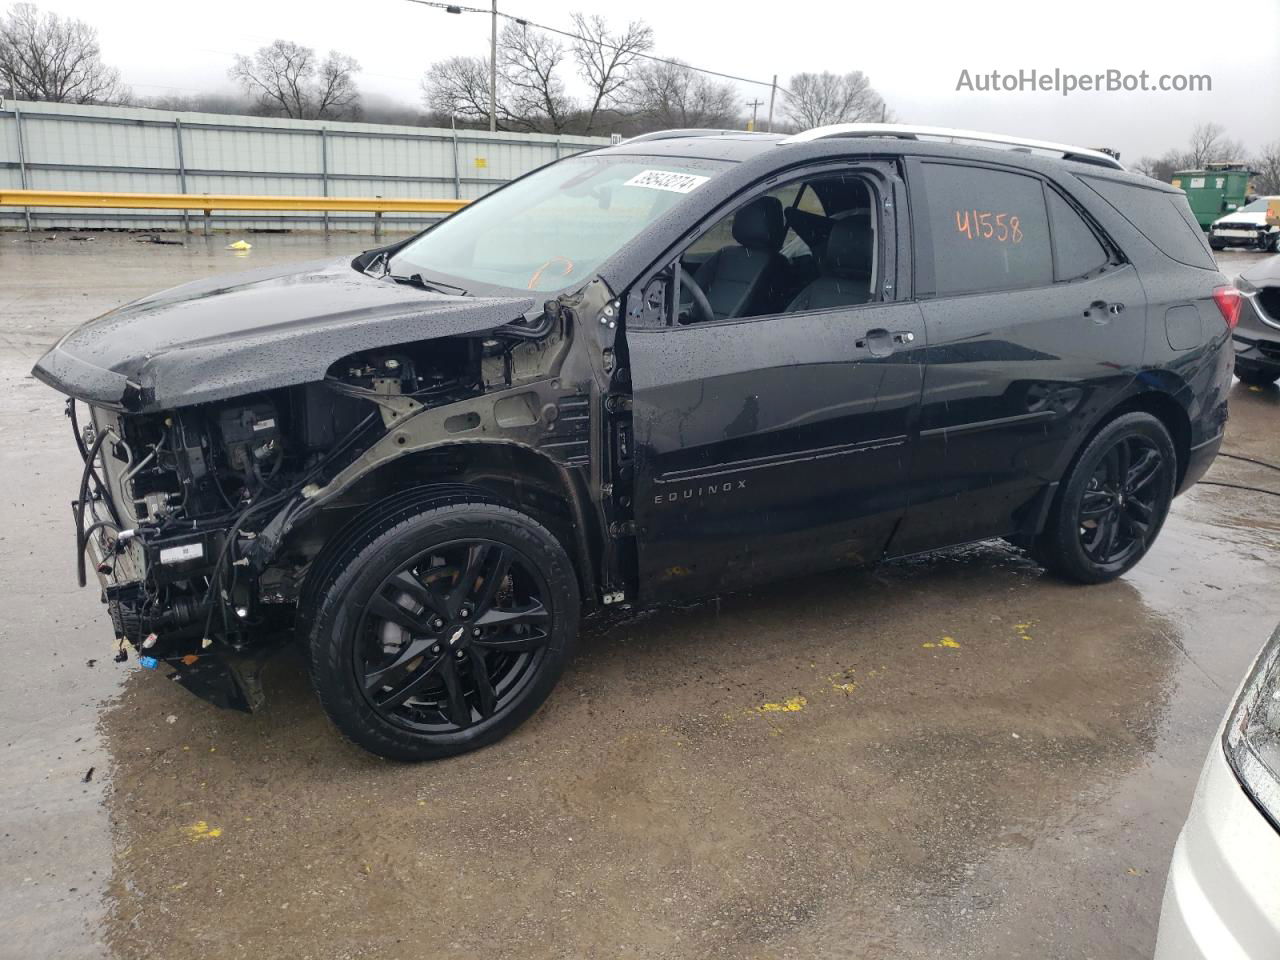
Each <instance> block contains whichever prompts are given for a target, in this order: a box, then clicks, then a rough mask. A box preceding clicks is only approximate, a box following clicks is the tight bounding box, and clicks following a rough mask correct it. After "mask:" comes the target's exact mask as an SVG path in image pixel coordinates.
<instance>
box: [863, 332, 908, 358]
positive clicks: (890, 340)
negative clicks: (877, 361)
mask: <svg viewBox="0 0 1280 960" xmlns="http://www.w3.org/2000/svg"><path fill="white" fill-rule="evenodd" d="M915 338H916V335H915V334H914V333H912V332H911V331H910V330H900V331H898V332H897V333H890V332H889V331H888V330H886V329H884V328H883V327H876V328H875V329H874V330H868V331H867V334H866V336H865V337H863V338H862V339H860V340H855V341H854V343H853V345H854V346H855V347H857V348H858V349H859V350H869V351H870V352H871V355H872V356H873V357H887V356H889V354H891V353H893V348H894V345H895V344H907V343H911V342H912V341H914V340H915Z"/></svg>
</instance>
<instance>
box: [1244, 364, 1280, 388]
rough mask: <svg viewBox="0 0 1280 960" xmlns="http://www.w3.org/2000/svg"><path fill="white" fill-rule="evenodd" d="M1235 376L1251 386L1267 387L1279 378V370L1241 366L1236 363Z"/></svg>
mask: <svg viewBox="0 0 1280 960" xmlns="http://www.w3.org/2000/svg"><path fill="white" fill-rule="evenodd" d="M1236 376H1237V377H1239V378H1240V382H1241V383H1247V384H1248V385H1249V386H1251V387H1269V386H1271V384H1273V383H1275V382H1276V381H1277V380H1280V370H1274V369H1271V368H1267V367H1242V366H1240V364H1236Z"/></svg>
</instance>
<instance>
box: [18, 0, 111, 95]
mask: <svg viewBox="0 0 1280 960" xmlns="http://www.w3.org/2000/svg"><path fill="white" fill-rule="evenodd" d="M0 87H2V88H3V90H2V92H5V93H7V92H9V91H10V90H12V91H13V92H14V94H15V95H17V96H18V97H21V98H22V99H23V100H50V101H53V102H55V103H123V102H125V101H127V100H128V99H129V97H130V92H129V89H128V87H125V86H123V85H122V84H121V83H120V72H119V71H118V70H116V69H115V68H114V67H108V66H106V65H105V64H104V63H103V62H102V57H101V51H100V50H99V48H98V31H97V30H95V29H94V28H93V27H91V26H89V25H88V24H87V23H85V22H84V21H83V20H74V19H67V20H64V19H62V18H61V17H59V16H58V15H57V14H56V13H46V14H44V15H43V16H42V15H41V13H40V10H39V8H38V7H36V6H35V5H34V4H31V3H16V4H14V5H13V6H12V7H11V8H10V9H9V13H8V15H7V16H6V17H4V19H2V20H0Z"/></svg>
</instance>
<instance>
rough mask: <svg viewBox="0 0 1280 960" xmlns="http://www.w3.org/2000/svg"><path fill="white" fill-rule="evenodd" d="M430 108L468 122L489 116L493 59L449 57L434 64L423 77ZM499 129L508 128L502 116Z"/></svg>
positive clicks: (423, 96) (423, 95)
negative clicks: (490, 61) (490, 62)
mask: <svg viewBox="0 0 1280 960" xmlns="http://www.w3.org/2000/svg"><path fill="white" fill-rule="evenodd" d="M422 102H423V103H424V104H425V105H426V106H427V109H429V110H432V111H434V112H436V113H439V114H442V115H444V116H450V117H457V118H458V119H459V120H461V121H462V122H464V123H476V124H479V123H485V122H487V121H488V119H489V58H488V57H449V59H447V60H441V61H440V62H439V63H433V64H432V65H431V66H430V67H429V68H428V69H427V72H426V75H425V76H424V77H423V78H422ZM498 129H499V130H503V129H506V128H505V127H504V126H503V123H502V119H501V118H499V122H498Z"/></svg>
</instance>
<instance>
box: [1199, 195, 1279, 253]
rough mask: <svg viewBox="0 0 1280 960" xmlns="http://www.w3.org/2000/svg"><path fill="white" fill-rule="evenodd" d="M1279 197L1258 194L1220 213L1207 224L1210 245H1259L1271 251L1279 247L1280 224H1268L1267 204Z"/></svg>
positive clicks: (1214, 247)
mask: <svg viewBox="0 0 1280 960" xmlns="http://www.w3.org/2000/svg"><path fill="white" fill-rule="evenodd" d="M1273 200H1274V201H1280V196H1274V197H1258V198H1257V199H1256V200H1251V201H1250V202H1249V203H1246V204H1245V205H1244V206H1243V207H1241V208H1240V209H1239V210H1236V211H1235V212H1234V213H1228V214H1227V215H1226V216H1225V217H1219V218H1218V219H1217V220H1215V221H1213V223H1211V224H1209V246H1211V247H1213V249H1215V250H1221V249H1222V248H1223V247H1240V246H1249V247H1253V246H1256V247H1259V248H1260V249H1262V250H1270V251H1271V252H1272V253H1274V252H1275V251H1276V250H1277V249H1280V247H1277V242H1278V241H1280V227H1277V226H1268V225H1267V205H1268V204H1269V203H1270V202H1271V201H1273Z"/></svg>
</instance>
